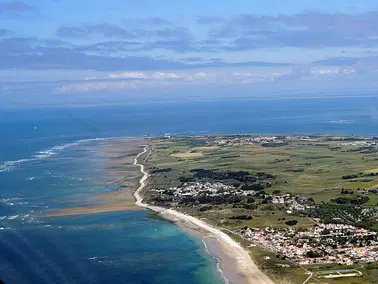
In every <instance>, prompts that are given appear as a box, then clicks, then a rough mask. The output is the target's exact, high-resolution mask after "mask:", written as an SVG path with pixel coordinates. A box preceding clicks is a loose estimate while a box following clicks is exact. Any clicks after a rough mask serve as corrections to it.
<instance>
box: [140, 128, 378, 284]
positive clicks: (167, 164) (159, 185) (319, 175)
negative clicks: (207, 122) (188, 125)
mask: <svg viewBox="0 0 378 284" xmlns="http://www.w3.org/2000/svg"><path fill="white" fill-rule="evenodd" d="M134 164H135V165H138V166H140V170H141V172H142V174H143V177H142V179H141V180H140V186H139V188H138V189H137V191H136V192H135V198H136V199H137V201H136V204H137V205H138V206H142V207H145V208H149V209H151V210H154V211H157V212H159V213H160V214H161V215H162V216H163V217H164V218H167V219H170V220H174V221H176V222H177V224H178V225H179V226H183V228H186V229H193V228H194V231H197V234H198V235H199V236H200V237H201V238H202V239H204V240H205V242H206V238H205V237H204V236H207V237H208V238H210V239H212V240H214V239H215V240H216V241H217V242H218V243H219V245H220V247H222V248H226V250H227V251H228V257H229V258H227V259H228V261H230V259H232V262H233V265H235V268H237V271H238V273H237V274H238V276H239V277H237V278H236V281H235V279H230V278H229V277H228V275H227V272H228V271H227V267H229V266H230V263H227V264H225V263H223V264H222V260H223V259H222V258H220V268H221V269H222V270H223V272H224V274H225V278H227V279H229V281H230V282H232V283H312V282H317V283H340V281H342V283H350V284H351V283H361V284H362V283H376V282H377V280H378V278H377V276H376V275H377V273H378V266H377V261H378V236H377V231H378V222H377V217H378V209H377V208H378V207H377V205H378V195H377V193H378V170H377V169H378V139H376V138H374V137H370V138H365V137H355V136H351V137H350V136H348V137H346V136H320V135H292V136H285V135H282V136H249V135H243V136H241V135H229V136H202V137H160V138H152V139H151V140H150V141H149V143H148V146H144V149H143V151H142V152H141V153H140V154H139V155H138V156H137V158H136V159H135V161H134ZM195 228H197V229H195ZM210 243H211V242H210ZM223 268H225V269H223Z"/></svg>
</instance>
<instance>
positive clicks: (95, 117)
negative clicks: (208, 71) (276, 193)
mask: <svg viewBox="0 0 378 284" xmlns="http://www.w3.org/2000/svg"><path fill="white" fill-rule="evenodd" d="M377 106H378V98H374V97H371V98H338V99H282V100H235V101H232V100H229V101H197V102H186V103H184V102H176V103H153V104H152V103H151V104H133V105H126V106H113V107H90V108H78V107H75V108H23V109H0V132H1V135H0V137H1V139H0V248H1V249H0V252H1V253H0V279H3V280H4V281H5V282H6V283H104V282H109V283H222V282H223V280H222V278H221V276H220V274H219V273H218V272H217V270H216V263H215V262H214V260H213V259H212V258H211V257H209V256H207V254H206V253H205V250H204V248H203V244H202V242H201V241H200V240H199V239H197V238H196V237H193V236H191V235H189V234H187V233H185V232H183V231H182V230H181V229H180V228H178V227H176V226H175V225H174V224H171V223H169V222H165V221H163V220H160V219H156V218H152V217H151V216H149V211H135V212H115V213H104V214H96V215H88V216H69V217H59V218H57V217H55V218H39V217H37V216H39V215H41V214H43V213H44V212H46V211H48V210H50V209H63V208H67V207H72V206H80V205H84V204H85V200H87V199H88V198H89V197H91V196H94V195H96V194H101V193H104V192H110V191H113V190H115V188H114V185H109V184H106V183H104V181H105V180H106V179H107V178H108V173H107V172H106V170H105V167H106V158H105V157H104V156H103V155H102V154H101V151H97V150H96V147H100V146H101V145H102V144H103V143H105V142H106V141H107V140H106V139H112V138H111V137H125V136H129V137H130V136H155V135H164V134H165V133H170V134H171V135H210V134H222V133H223V134H230V133H232V134H237V133H239V134H246V133H251V134H348V135H368V136H377V135H378V134H377V132H378V131H377V130H378V128H377V126H378V112H377ZM113 139H114V138H113Z"/></svg>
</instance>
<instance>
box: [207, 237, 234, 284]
mask: <svg viewBox="0 0 378 284" xmlns="http://www.w3.org/2000/svg"><path fill="white" fill-rule="evenodd" d="M201 241H202V243H203V246H204V251H205V252H206V253H207V254H208V255H209V256H210V257H211V258H213V259H214V261H215V264H216V266H217V271H218V272H219V274H220V275H221V277H222V279H223V281H224V284H230V282H229V281H228V279H227V278H226V276H225V275H224V272H223V270H222V269H221V267H220V259H219V258H218V257H216V256H215V255H212V254H211V253H210V251H209V249H208V247H207V244H206V242H205V241H204V240H203V239H201Z"/></svg>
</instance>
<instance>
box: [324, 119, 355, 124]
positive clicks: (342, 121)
mask: <svg viewBox="0 0 378 284" xmlns="http://www.w3.org/2000/svg"><path fill="white" fill-rule="evenodd" d="M328 123H331V124H353V123H354V122H353V121H352V120H346V119H340V120H331V121H329V122H328Z"/></svg>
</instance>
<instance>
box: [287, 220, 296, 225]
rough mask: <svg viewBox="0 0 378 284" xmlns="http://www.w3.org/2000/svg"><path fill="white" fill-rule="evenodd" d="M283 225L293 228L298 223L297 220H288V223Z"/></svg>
mask: <svg viewBox="0 0 378 284" xmlns="http://www.w3.org/2000/svg"><path fill="white" fill-rule="evenodd" d="M285 224H286V225H288V226H295V225H296V224H298V221H297V220H289V221H286V222H285Z"/></svg>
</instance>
